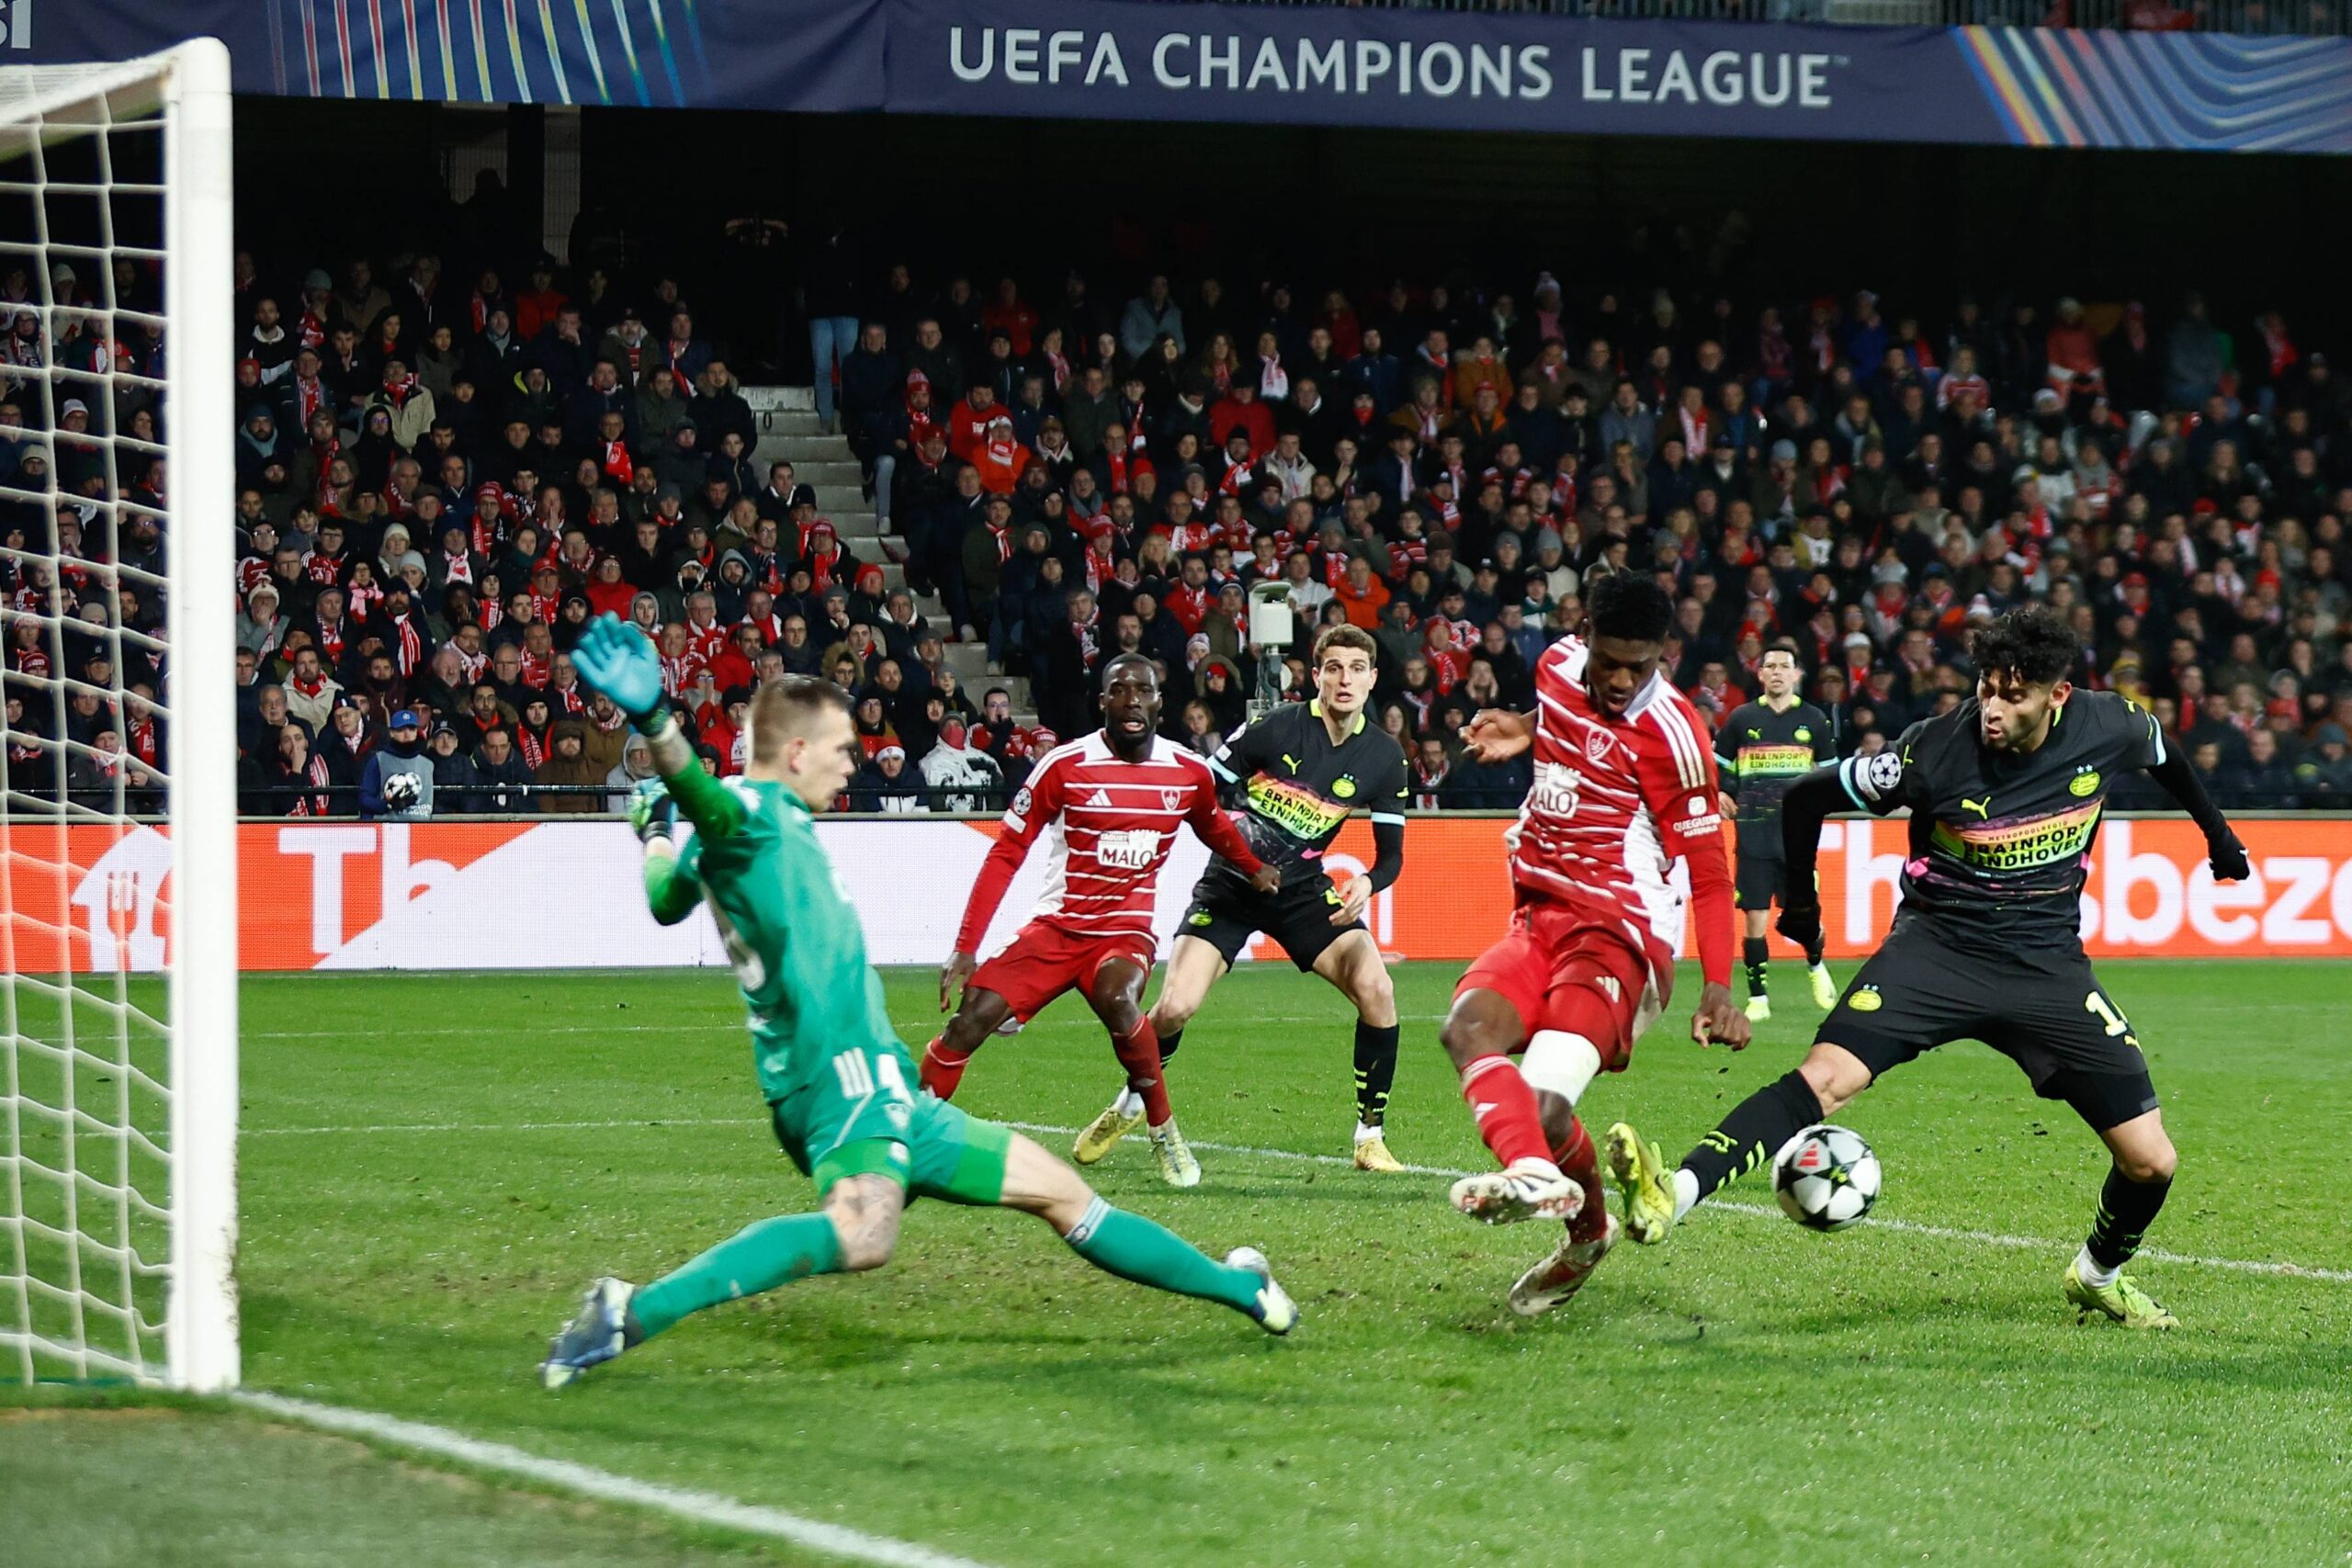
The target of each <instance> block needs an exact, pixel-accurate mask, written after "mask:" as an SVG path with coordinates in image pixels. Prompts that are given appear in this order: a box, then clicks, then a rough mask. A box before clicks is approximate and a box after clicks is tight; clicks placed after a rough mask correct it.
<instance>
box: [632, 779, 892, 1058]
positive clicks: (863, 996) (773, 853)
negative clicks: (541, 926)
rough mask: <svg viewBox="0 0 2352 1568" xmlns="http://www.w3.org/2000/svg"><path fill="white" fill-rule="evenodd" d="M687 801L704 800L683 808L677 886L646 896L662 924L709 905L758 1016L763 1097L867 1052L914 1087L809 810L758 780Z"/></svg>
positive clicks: (733, 782)
mask: <svg viewBox="0 0 2352 1568" xmlns="http://www.w3.org/2000/svg"><path fill="white" fill-rule="evenodd" d="M705 782H706V783H707V781H705ZM676 787H677V786H676V784H674V783H673V789H675V788H676ZM681 793H682V794H691V795H694V796H695V797H696V798H695V799H694V800H693V801H692V802H691V803H689V802H687V801H684V800H682V801H681V805H683V806H687V807H688V814H689V815H690V816H691V817H692V818H694V819H695V822H696V829H695V836H694V837H693V838H692V839H690V840H687V841H686V843H685V845H684V848H682V849H681V850H680V852H679V856H678V862H677V867H676V870H675V871H674V872H673V874H672V875H671V878H670V881H671V886H670V887H668V888H658V887H657V888H650V889H649V892H650V894H651V895H652V898H653V902H654V905H655V912H656V913H657V915H661V914H663V913H664V911H663V908H662V906H663V905H664V904H665V903H667V904H670V905H671V906H672V908H673V909H674V908H676V904H677V902H678V901H680V900H684V901H685V902H688V903H690V902H691V901H692V899H693V898H694V897H695V895H696V894H697V893H699V894H700V896H701V897H702V898H703V900H704V902H706V903H707V904H708V905H709V906H710V911H711V914H712V916H713V917H714V918H715V919H717V920H718V930H719V934H720V935H721V936H722V937H724V938H725V939H726V942H727V953H728V956H729V959H730V960H732V961H733V963H734V965H735V978H736V981H737V983H738V984H739V985H741V987H742V990H743V1001H744V1004H745V1005H746V1006H747V1007H748V1008H749V1009H750V1010H751V1029H752V1057H753V1061H754V1064H755V1065H756V1066H757V1067H758V1070H759V1075H760V1089H761V1091H762V1092H763V1094H764V1095H765V1096H766V1097H767V1098H768V1099H769V1100H771V1101H776V1100H786V1099H787V1098H791V1097H793V1096H795V1095H797V1093H799V1092H800V1091H802V1090H804V1089H807V1088H808V1087H809V1083H810V1081H811V1079H812V1077H813V1076H814V1075H815V1074H816V1073H818V1072H819V1071H820V1069H823V1068H825V1067H826V1066H827V1064H828V1063H829V1062H830V1061H831V1059H832V1058H833V1057H834V1056H835V1055H838V1054H839V1053H841V1052H842V1051H844V1050H851V1049H856V1048H861V1047H862V1048H864V1049H865V1050H866V1051H868V1052H871V1053H872V1054H873V1055H876V1056H888V1057H896V1058H898V1059H899V1065H900V1067H901V1070H902V1071H903V1073H904V1075H905V1078H906V1080H907V1081H911V1080H912V1079H913V1077H914V1066H913V1061H912V1058H910V1057H909V1056H908V1055H907V1049H906V1047H905V1045H903V1044H901V1043H899V1037H898V1034H897V1032H895V1031H894V1030H892V1029H891V1027H890V1018H889V1014H888V1011H887V1010H885V1008H884V1006H883V1001H882V978H881V976H878V975H876V973H875V972H874V968H873V966H872V965H871V964H867V963H866V961H865V928H864V927H863V926H862V925H861V924H860V923H859V921H858V918H857V909H856V907H855V905H854V903H853V902H852V901H851V898H850V894H849V889H848V888H847V887H846V886H843V885H842V880H841V877H840V874H838V873H836V872H835V871H834V870H833V863H832V862H831V860H829V859H828V858H827V857H826V854H825V851H824V846H823V845H821V844H820V843H819V842H818V841H817V829H816V824H815V822H814V820H813V819H812V818H810V816H809V808H808V807H806V806H803V805H802V804H801V803H800V801H799V798H798V797H797V796H796V795H793V794H792V793H791V792H790V791H789V790H787V789H786V788H785V787H784V786H783V785H782V784H770V783H764V782H758V781H753V780H750V779H741V778H737V779H730V780H729V781H727V782H726V783H725V784H707V788H706V789H696V788H695V787H694V786H693V785H692V784H689V785H687V786H685V789H684V791H681ZM730 807H731V809H729V808H730ZM706 818H709V819H708V820H706ZM669 918H674V916H671V917H669Z"/></svg>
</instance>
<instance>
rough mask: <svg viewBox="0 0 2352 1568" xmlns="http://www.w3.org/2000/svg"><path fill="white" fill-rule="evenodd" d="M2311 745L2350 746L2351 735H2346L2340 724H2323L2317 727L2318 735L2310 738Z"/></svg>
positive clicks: (2351, 742) (2351, 741) (2351, 743)
mask: <svg viewBox="0 0 2352 1568" xmlns="http://www.w3.org/2000/svg"><path fill="white" fill-rule="evenodd" d="M2312 744H2313V745H2315V746H2352V734H2346V732H2345V728H2344V727H2343V726H2342V725H2340V724H2335V723H2332V722H2331V723H2328V724H2323V725H2321V726H2320V727H2319V733H2318V734H2317V735H2315V736H2313V737H2312Z"/></svg>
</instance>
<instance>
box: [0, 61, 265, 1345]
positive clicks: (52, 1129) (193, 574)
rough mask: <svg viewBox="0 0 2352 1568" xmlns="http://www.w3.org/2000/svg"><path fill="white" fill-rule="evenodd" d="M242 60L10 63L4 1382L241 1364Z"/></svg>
mask: <svg viewBox="0 0 2352 1568" xmlns="http://www.w3.org/2000/svg"><path fill="white" fill-rule="evenodd" d="M230 233H231V210H230V114H229V59H228V54H227V51H225V50H223V49H222V48H221V47H220V45H219V44H217V43H213V42H209V41H202V42H198V43H193V44H189V45H187V46H184V47H182V48H180V49H177V50H175V51H171V52H170V53H168V54H164V55H158V56H154V57H153V58H150V59H145V60H137V61H130V62H122V63H119V64H110V65H87V66H35V67H29V68H28V67H17V68H11V69H0V588H5V589H6V595H7V597H6V608H5V617H6V633H5V637H0V642H5V646H6V670H5V676H6V695H7V729H6V750H5V760H0V784H5V788H0V968H5V975H0V1380H5V1381H16V1380H19V1379H21V1380H24V1381H28V1382H29V1381H34V1380H73V1381H128V1382H140V1383H160V1384H167V1385H170V1386H175V1387H181V1388H192V1389H199V1390H207V1389H221V1388H227V1387H231V1386H233V1385H234V1384H235V1382H236V1381H237V1371H238V1350H237V1325H236V1303H235V1295H234V1291H233V1286H232V1266H233V1262H234V1251H235V1243H236V1197H235V1194H236V1182H235V1148H236V1116H237V1076H236V1062H237V994H236V970H237V945H236V943H237V901H236V886H237V880H236V872H237V868H236V818H235V816H234V811H235V793H234V792H235V768H236V739H235V737H236V725H237V714H236V688H235V684H234V678H233V674H232V671H233V669H234V664H235V660H234V652H235V636H236V626H235V600H234V592H235V580H234V570H233V564H232V563H233V562H234V560H235V556H236V552H235V549H234V545H233V532H232V509H233V505H234V495H235V492H234V488H233V476H234V451H233V448H232V441H233V439H234V423H233V422H234V414H233V412H232V408H231V400H230V398H229V395H228V394H229V392H230V390H231V388H232V369H233V367H232V346H233V333H234V324H233V321H232V310H233V309H234V304H233V301H232V285H231V276H232V265H231V264H232V256H231V239H230Z"/></svg>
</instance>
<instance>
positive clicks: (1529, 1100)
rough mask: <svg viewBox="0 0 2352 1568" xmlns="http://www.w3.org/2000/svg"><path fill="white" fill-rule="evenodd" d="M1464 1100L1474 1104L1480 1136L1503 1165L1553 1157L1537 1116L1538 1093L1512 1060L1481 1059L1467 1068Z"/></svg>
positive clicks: (1472, 1108) (1472, 1106) (1472, 1113)
mask: <svg viewBox="0 0 2352 1568" xmlns="http://www.w3.org/2000/svg"><path fill="white" fill-rule="evenodd" d="M1462 1098H1463V1099H1464V1100H1467V1101H1469V1102H1470V1114H1471V1116H1472V1117H1473V1118H1474V1119H1475V1120H1476V1122H1477V1123H1478V1136H1480V1137H1482V1138H1484V1139H1486V1140H1487V1147H1488V1148H1490V1149H1492V1150H1494V1152H1495V1157H1496V1158H1497V1159H1498V1160H1500V1161H1502V1163H1503V1164H1505V1165H1507V1166H1508V1165H1513V1164H1516V1163H1517V1162H1518V1161H1520V1160H1523V1159H1541V1160H1548V1159H1550V1158H1551V1157H1552V1153H1551V1147H1550V1145H1549V1143H1548V1142H1547V1141H1546V1140H1545V1138H1544V1122H1543V1119H1542V1118H1541V1117H1540V1116H1538V1115H1537V1114H1536V1111H1535V1091H1534V1090H1533V1089H1529V1088H1528V1087H1527V1080H1526V1079H1525V1078H1523V1077H1520V1076H1519V1068H1518V1066H1517V1065H1516V1064H1514V1063H1513V1062H1512V1061H1511V1059H1510V1057H1509V1056H1481V1057H1479V1058H1478V1059H1477V1060H1476V1061H1475V1062H1473V1063H1471V1064H1470V1065H1469V1066H1466V1067H1464V1068H1463V1069H1462Z"/></svg>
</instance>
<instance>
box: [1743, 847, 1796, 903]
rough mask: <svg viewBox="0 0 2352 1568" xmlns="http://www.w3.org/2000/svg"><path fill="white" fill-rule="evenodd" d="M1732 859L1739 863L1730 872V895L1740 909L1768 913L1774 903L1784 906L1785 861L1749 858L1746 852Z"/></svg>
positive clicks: (1763, 856)
mask: <svg viewBox="0 0 2352 1568" xmlns="http://www.w3.org/2000/svg"><path fill="white" fill-rule="evenodd" d="M1776 836H1777V835H1776ZM1732 858H1733V859H1734V860H1736V862H1737V865H1736V866H1735V867H1734V868H1733V872H1732V891H1733V893H1734V895H1735V896H1736V897H1737V899H1738V901H1739V907H1740V908H1743V909H1769V908H1771V907H1772V906H1773V905H1774V904H1776V903H1777V904H1780V905H1782V906H1784V907H1785V906H1786V905H1787V903H1788V901H1789V899H1788V885H1789V863H1788V862H1787V861H1786V860H1784V859H1782V858H1781V856H1780V855H1778V854H1769V855H1767V854H1757V855H1751V854H1749V853H1748V852H1747V851H1745V850H1742V851H1741V852H1739V853H1738V854H1736V855H1735V856H1733V857H1732Z"/></svg>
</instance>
